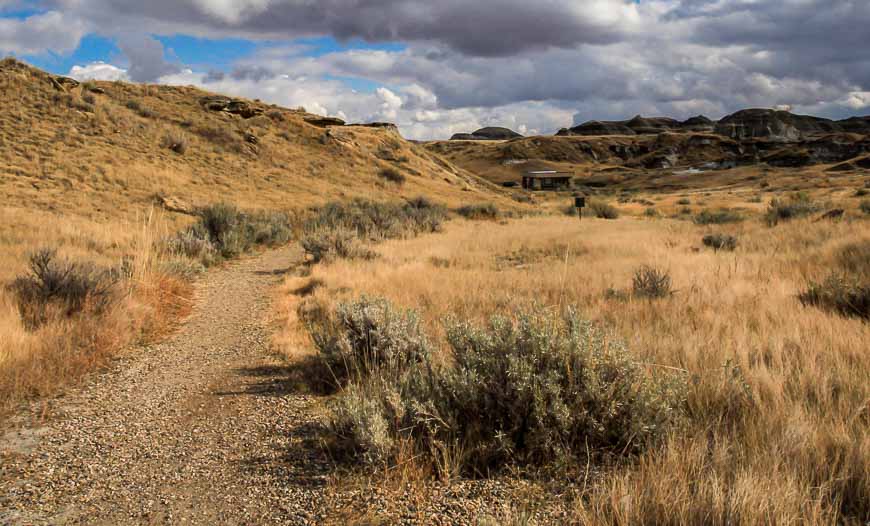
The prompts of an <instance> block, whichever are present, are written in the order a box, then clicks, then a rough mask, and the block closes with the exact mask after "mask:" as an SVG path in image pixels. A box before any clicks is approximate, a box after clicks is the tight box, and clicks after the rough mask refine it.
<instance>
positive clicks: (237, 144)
mask: <svg viewBox="0 0 870 526" xmlns="http://www.w3.org/2000/svg"><path fill="white" fill-rule="evenodd" d="M193 132H194V133H196V134H197V135H199V136H200V137H202V138H203V139H205V140H207V141H208V142H210V143H212V144H214V145H216V146H218V147H220V148H222V149H224V150H226V151H228V152H232V153H243V152H244V151H245V145H244V142H243V141H242V138H241V136H240V135H239V134H238V133H236V132H234V131H233V130H231V129H228V128H227V127H226V126H220V125H216V126H199V127H197V128H195V129H194V130H193Z"/></svg>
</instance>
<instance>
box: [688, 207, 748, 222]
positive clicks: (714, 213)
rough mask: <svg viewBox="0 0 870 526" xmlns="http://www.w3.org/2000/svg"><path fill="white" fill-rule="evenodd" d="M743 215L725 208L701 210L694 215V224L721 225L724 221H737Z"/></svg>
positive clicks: (741, 218) (740, 219)
mask: <svg viewBox="0 0 870 526" xmlns="http://www.w3.org/2000/svg"><path fill="white" fill-rule="evenodd" d="M740 221H743V217H742V216H741V215H740V214H738V213H737V212H735V211H733V210H728V209H725V208H722V209H719V210H701V212H699V213H698V215H696V216H695V219H694V222H695V224H696V225H723V224H726V223H738V222H740Z"/></svg>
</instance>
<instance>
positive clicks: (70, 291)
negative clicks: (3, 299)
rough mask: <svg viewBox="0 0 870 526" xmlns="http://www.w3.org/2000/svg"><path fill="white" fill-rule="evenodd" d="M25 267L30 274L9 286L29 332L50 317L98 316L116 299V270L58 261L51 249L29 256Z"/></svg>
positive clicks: (117, 272)
mask: <svg viewBox="0 0 870 526" xmlns="http://www.w3.org/2000/svg"><path fill="white" fill-rule="evenodd" d="M28 263H29V273H28V274H26V275H24V276H19V277H18V278H16V279H15V280H14V281H13V282H12V283H11V285H9V289H10V291H11V292H12V294H13V295H14V297H15V298H16V300H17V303H18V310H19V312H20V314H21V318H22V320H23V321H24V324H25V326H26V327H27V328H28V329H31V330H34V329H37V328H39V327H40V326H41V325H43V324H44V323H46V322H47V321H48V320H49V319H51V317H52V316H53V315H60V316H65V317H71V316H74V315H77V314H79V313H81V312H84V311H87V312H89V313H91V314H95V315H97V316H99V315H101V314H103V313H105V312H107V311H108V309H109V308H110V306H111V305H112V304H113V303H114V301H115V300H116V299H117V297H118V296H117V294H116V287H115V285H116V284H117V283H118V281H120V278H121V276H122V273H121V272H120V271H119V270H107V269H101V268H98V267H96V266H94V265H92V264H84V263H73V262H70V261H65V260H59V259H58V258H57V252H56V251H54V250H50V249H42V250H39V251H37V252H35V253H33V254H31V255H30V257H29V259H28Z"/></svg>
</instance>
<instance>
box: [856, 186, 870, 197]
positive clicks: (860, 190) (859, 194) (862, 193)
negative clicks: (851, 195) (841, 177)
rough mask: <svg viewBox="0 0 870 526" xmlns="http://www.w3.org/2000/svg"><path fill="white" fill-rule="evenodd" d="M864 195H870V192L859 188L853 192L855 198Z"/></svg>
mask: <svg viewBox="0 0 870 526" xmlns="http://www.w3.org/2000/svg"><path fill="white" fill-rule="evenodd" d="M866 195H870V190H867V189H866V188H859V189H857V190H855V197H864V196H866Z"/></svg>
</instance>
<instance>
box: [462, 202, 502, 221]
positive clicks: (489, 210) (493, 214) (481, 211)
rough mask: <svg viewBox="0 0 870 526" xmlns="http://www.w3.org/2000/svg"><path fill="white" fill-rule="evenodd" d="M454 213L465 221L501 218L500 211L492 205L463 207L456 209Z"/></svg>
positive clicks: (479, 204) (480, 204) (483, 204)
mask: <svg viewBox="0 0 870 526" xmlns="http://www.w3.org/2000/svg"><path fill="white" fill-rule="evenodd" d="M456 213H457V214H459V215H461V216H462V217H464V218H465V219H472V220H480V219H489V220H494V219H498V218H499V217H500V216H501V211H500V210H499V209H498V207H497V206H495V205H494V204H492V203H478V204H473V205H465V206H461V207H459V208H457V209H456Z"/></svg>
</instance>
